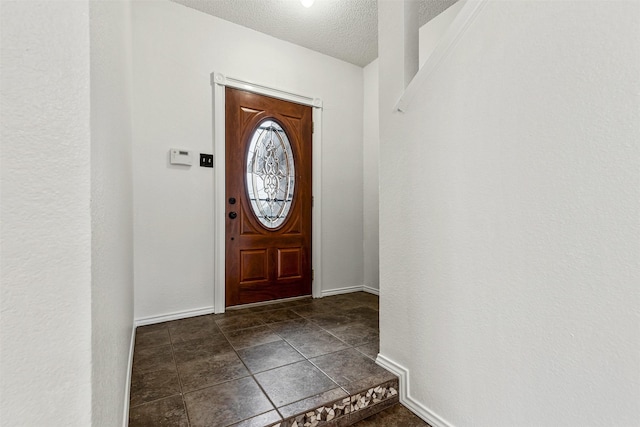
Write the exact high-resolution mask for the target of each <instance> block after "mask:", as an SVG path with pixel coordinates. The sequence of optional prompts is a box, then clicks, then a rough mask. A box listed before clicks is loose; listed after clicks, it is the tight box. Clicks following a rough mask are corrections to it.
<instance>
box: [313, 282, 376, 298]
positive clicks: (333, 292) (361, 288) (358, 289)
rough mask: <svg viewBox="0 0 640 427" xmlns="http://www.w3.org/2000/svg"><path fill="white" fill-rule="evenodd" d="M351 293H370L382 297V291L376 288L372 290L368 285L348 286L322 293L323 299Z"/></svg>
mask: <svg viewBox="0 0 640 427" xmlns="http://www.w3.org/2000/svg"><path fill="white" fill-rule="evenodd" d="M351 292H368V293H370V294H374V295H380V291H379V290H378V289H376V288H372V287H370V286H367V285H363V286H346V287H344V288H335V289H327V290H325V291H322V296H323V297H330V296H331V295H340V294H350V293H351Z"/></svg>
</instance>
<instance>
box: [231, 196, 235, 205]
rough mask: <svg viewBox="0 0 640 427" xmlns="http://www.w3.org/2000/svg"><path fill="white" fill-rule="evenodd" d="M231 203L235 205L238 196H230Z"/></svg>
mask: <svg viewBox="0 0 640 427" xmlns="http://www.w3.org/2000/svg"><path fill="white" fill-rule="evenodd" d="M229 204H230V205H235V204H236V198H235V197H229Z"/></svg>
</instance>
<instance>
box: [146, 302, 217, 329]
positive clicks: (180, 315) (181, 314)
mask: <svg viewBox="0 0 640 427" xmlns="http://www.w3.org/2000/svg"><path fill="white" fill-rule="evenodd" d="M212 313H213V306H210V307H202V308H196V309H194V310H185V311H176V312H174V313H169V314H162V315H160V316H149V317H141V318H139V319H135V320H134V321H133V323H134V326H135V327H138V326H145V325H153V324H155V323H162V322H169V321H171V320H179V319H186V318H187V317H196V316H203V315H205V314H212Z"/></svg>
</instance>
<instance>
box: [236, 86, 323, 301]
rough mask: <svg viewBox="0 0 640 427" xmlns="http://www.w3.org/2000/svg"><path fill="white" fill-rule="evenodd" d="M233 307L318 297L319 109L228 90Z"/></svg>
mask: <svg viewBox="0 0 640 427" xmlns="http://www.w3.org/2000/svg"><path fill="white" fill-rule="evenodd" d="M225 96H226V111H225V114H226V159H225V161H226V215H227V216H226V233H225V238H226V306H227V307H230V306H234V305H239V304H248V303H255V302H262V301H270V300H274V299H280V298H289V297H296V296H303V295H310V294H311V204H312V198H311V164H312V163H311V152H312V151H311V148H312V147H311V139H312V110H311V107H308V106H303V105H300V104H295V103H291V102H287V101H282V100H279V99H275V98H270V97H266V96H262V95H257V94H254V93H251V92H245V91H242V90H237V89H231V88H226V95H225Z"/></svg>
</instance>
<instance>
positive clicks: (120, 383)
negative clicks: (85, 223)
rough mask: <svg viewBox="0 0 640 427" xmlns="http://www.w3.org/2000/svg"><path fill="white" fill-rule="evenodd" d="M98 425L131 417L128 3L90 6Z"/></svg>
mask: <svg viewBox="0 0 640 427" xmlns="http://www.w3.org/2000/svg"><path fill="white" fill-rule="evenodd" d="M89 16H90V19H91V23H90V24H91V25H90V35H91V233H92V235H91V238H92V245H91V258H92V263H91V279H92V280H91V283H92V286H91V292H92V304H91V307H92V313H91V314H92V354H93V357H92V378H93V379H92V390H93V395H92V418H93V425H94V426H116V425H119V424H121V423H122V416H123V413H124V412H125V411H126V410H127V407H128V405H127V404H125V397H126V396H128V390H126V388H127V381H126V378H127V370H128V361H129V350H130V345H131V332H132V325H133V212H132V207H133V199H132V192H133V189H132V179H131V175H132V170H131V79H132V76H131V28H130V24H131V23H130V18H131V14H130V5H129V2H128V1H110V2H104V1H103V2H90V9H89Z"/></svg>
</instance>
